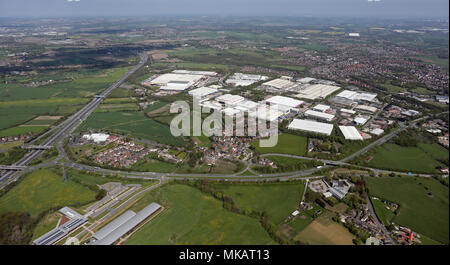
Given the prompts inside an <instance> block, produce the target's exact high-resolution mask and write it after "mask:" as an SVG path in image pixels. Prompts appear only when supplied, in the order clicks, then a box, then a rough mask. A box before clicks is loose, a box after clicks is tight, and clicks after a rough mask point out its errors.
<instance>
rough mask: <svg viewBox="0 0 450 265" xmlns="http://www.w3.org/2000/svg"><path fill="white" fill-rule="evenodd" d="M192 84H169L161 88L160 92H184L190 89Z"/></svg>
mask: <svg viewBox="0 0 450 265" xmlns="http://www.w3.org/2000/svg"><path fill="white" fill-rule="evenodd" d="M191 85H192V84H191V83H188V82H177V83H172V82H169V83H167V84H166V85H165V86H162V87H160V88H159V89H160V90H172V91H183V90H186V89H188V88H189V87H190V86H191Z"/></svg>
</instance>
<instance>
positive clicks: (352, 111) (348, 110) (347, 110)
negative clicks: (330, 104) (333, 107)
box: [340, 109, 356, 115]
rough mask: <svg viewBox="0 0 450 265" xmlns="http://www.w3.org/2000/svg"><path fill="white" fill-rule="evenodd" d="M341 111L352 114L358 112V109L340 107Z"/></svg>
mask: <svg viewBox="0 0 450 265" xmlns="http://www.w3.org/2000/svg"><path fill="white" fill-rule="evenodd" d="M340 111H341V112H343V113H348V114H352V115H353V114H355V113H356V111H354V110H351V109H340Z"/></svg>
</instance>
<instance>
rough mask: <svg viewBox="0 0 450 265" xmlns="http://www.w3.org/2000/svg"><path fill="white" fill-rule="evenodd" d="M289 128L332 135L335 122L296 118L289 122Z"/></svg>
mask: <svg viewBox="0 0 450 265" xmlns="http://www.w3.org/2000/svg"><path fill="white" fill-rule="evenodd" d="M288 129H290V130H300V131H306V132H313V133H319V134H325V135H328V136H330V135H331V132H332V131H333V124H330V123H323V122H317V121H310V120H300V119H294V120H293V121H292V122H291V124H289V126H288Z"/></svg>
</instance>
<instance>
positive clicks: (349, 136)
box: [339, 126, 363, 141]
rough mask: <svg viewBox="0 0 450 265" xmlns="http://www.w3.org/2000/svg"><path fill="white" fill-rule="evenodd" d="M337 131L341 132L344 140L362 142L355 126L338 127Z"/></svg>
mask: <svg viewBox="0 0 450 265" xmlns="http://www.w3.org/2000/svg"><path fill="white" fill-rule="evenodd" d="M339 130H341V132H342V134H343V135H344V138H345V140H361V141H362V140H363V138H362V136H361V134H360V133H359V132H358V130H357V129H356V128H355V126H339Z"/></svg>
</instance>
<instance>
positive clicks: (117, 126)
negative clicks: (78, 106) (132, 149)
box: [77, 111, 185, 146]
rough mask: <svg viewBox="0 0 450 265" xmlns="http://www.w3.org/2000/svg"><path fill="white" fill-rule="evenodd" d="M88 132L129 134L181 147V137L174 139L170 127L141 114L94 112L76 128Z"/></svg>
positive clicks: (182, 142)
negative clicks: (102, 131)
mask: <svg viewBox="0 0 450 265" xmlns="http://www.w3.org/2000/svg"><path fill="white" fill-rule="evenodd" d="M88 130H110V131H112V132H117V133H122V134H130V135H131V136H133V137H135V138H142V139H147V140H151V141H156V142H160V143H163V144H170V145H175V146H182V145H184V144H185V141H184V140H183V138H182V137H174V136H172V134H171V132H170V127H169V126H167V125H165V124H161V123H159V122H156V121H154V120H152V119H149V118H147V117H146V116H145V115H144V113H143V112H130V111H127V112H121V111H117V112H96V113H92V115H91V116H89V118H88V119H87V120H86V121H85V122H84V123H83V124H81V126H80V127H78V129H77V132H82V131H88Z"/></svg>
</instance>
